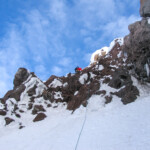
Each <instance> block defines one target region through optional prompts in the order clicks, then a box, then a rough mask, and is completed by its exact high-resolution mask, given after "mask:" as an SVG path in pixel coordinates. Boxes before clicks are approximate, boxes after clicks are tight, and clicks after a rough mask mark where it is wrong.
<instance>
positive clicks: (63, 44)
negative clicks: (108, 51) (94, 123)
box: [0, 0, 140, 97]
mask: <svg viewBox="0 0 150 150" xmlns="http://www.w3.org/2000/svg"><path fill="white" fill-rule="evenodd" d="M0 2H1V5H0V29H1V30H0V72H1V74H0V97H3V95H4V93H5V92H6V91H8V90H9V89H12V87H13V78H14V75H15V73H16V71H17V69H18V68H19V67H25V68H27V69H29V70H30V71H32V72H35V74H36V75H37V76H38V77H40V78H41V79H42V80H46V79H48V78H49V77H50V76H51V75H53V74H54V75H58V76H62V75H66V74H67V73H69V72H74V68H75V67H76V66H77V65H78V66H80V67H82V68H84V67H86V66H87V65H88V64H89V60H90V56H91V54H92V53H93V52H94V51H95V50H97V49H100V48H101V47H103V46H109V43H110V42H111V41H112V40H113V39H114V38H117V37H123V36H125V35H127V34H128V25H129V24H131V23H133V22H135V21H136V20H139V19H140V16H139V1H137V0H132V1H131V0H125V1H122V0H38V1H37V0H24V1H21V0H7V1H6V0H0Z"/></svg>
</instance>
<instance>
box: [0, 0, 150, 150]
mask: <svg viewBox="0 0 150 150" xmlns="http://www.w3.org/2000/svg"><path fill="white" fill-rule="evenodd" d="M140 3H141V8H140V14H141V17H142V19H141V21H137V22H135V23H133V24H131V25H129V31H130V34H129V35H127V36H126V37H124V38H117V39H115V40H114V41H112V42H111V44H110V46H109V47H103V48H101V49H99V50H96V51H95V52H94V53H93V54H92V55H91V59H90V64H89V66H87V67H86V68H84V69H83V70H82V71H81V72H78V73H75V74H71V73H69V74H67V75H66V76H62V77H57V76H54V75H52V76H51V77H50V78H49V79H48V80H47V81H46V82H43V81H41V80H40V79H39V78H38V77H37V76H36V75H35V74H34V73H33V72H30V71H29V70H27V69H25V68H19V69H18V71H17V73H16V74H15V77H14V82H13V84H14V87H13V89H12V90H10V91H8V92H7V93H6V94H5V96H4V97H3V98H0V150H35V149H36V150H150V142H149V141H150V134H149V133H150V121H149V118H150V109H149V108H150V93H149V90H150V23H149V22H150V7H149V6H150V5H149V4H150V1H149V0H144V1H143V0H141V1H140Z"/></svg>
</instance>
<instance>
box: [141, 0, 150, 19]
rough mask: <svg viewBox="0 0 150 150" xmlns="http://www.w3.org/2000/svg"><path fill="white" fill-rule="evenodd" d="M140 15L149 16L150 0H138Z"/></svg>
mask: <svg viewBox="0 0 150 150" xmlns="http://www.w3.org/2000/svg"><path fill="white" fill-rule="evenodd" d="M140 15H141V17H150V1H149V0H140Z"/></svg>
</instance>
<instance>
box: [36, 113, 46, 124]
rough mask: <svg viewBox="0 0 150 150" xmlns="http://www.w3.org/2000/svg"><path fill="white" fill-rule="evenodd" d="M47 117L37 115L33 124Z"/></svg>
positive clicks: (41, 114) (40, 114)
mask: <svg viewBox="0 0 150 150" xmlns="http://www.w3.org/2000/svg"><path fill="white" fill-rule="evenodd" d="M46 117H47V116H46V115H45V114H44V113H39V114H37V116H36V117H35V118H34V120H33V122H37V121H41V120H43V119H45V118H46Z"/></svg>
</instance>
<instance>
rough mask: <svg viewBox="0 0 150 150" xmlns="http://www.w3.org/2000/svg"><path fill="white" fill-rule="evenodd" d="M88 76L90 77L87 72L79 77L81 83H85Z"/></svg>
mask: <svg viewBox="0 0 150 150" xmlns="http://www.w3.org/2000/svg"><path fill="white" fill-rule="evenodd" d="M87 78H88V75H87V73H85V74H83V75H82V76H80V78H79V81H80V83H81V84H84V83H85V81H86V80H87Z"/></svg>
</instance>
